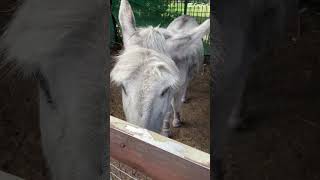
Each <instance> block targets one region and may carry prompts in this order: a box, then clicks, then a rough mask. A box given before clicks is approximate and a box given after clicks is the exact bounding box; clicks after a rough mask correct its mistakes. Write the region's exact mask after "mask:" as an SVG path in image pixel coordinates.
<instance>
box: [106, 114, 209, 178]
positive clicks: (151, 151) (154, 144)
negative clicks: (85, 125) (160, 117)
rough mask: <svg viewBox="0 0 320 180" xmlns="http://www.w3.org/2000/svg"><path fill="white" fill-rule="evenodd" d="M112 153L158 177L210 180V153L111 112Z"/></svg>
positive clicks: (114, 156) (138, 168) (118, 158)
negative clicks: (122, 118) (126, 120)
mask: <svg viewBox="0 0 320 180" xmlns="http://www.w3.org/2000/svg"><path fill="white" fill-rule="evenodd" d="M110 128H111V129H110V153H111V156H112V157H113V158H115V159H117V160H119V161H121V162H123V163H126V164H128V165H129V166H131V167H133V168H135V169H137V170H139V171H142V172H144V173H146V174H147V175H148V176H150V177H151V178H152V179H155V180H162V179H163V180H168V179H170V180H189V179H190V180H194V179H199V180H200V179H201V180H209V179H210V155H209V154H208V153H205V152H203V151H200V150H197V149H195V148H192V147H190V146H187V145H185V144H182V143H180V142H177V141H175V140H173V139H169V138H167V137H164V136H161V135H160V134H157V133H154V132H151V131H148V130H146V129H143V128H140V127H138V126H135V125H132V124H130V123H128V122H125V121H123V120H120V119H118V118H115V117H113V116H110Z"/></svg>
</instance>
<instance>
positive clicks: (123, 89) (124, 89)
mask: <svg viewBox="0 0 320 180" xmlns="http://www.w3.org/2000/svg"><path fill="white" fill-rule="evenodd" d="M121 89H122V91H123V92H124V94H125V95H127V91H126V88H124V86H123V85H121Z"/></svg>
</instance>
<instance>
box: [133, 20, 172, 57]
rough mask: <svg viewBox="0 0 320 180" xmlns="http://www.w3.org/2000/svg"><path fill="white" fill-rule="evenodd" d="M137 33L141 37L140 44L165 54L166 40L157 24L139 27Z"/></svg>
mask: <svg viewBox="0 0 320 180" xmlns="http://www.w3.org/2000/svg"><path fill="white" fill-rule="evenodd" d="M138 32H139V35H140V36H141V38H142V39H143V41H142V44H141V46H142V47H144V48H147V49H153V50H155V51H158V52H160V53H163V54H167V49H166V42H165V38H164V36H163V34H162V33H161V32H160V28H159V26H157V27H152V26H148V27H146V28H139V31H138Z"/></svg>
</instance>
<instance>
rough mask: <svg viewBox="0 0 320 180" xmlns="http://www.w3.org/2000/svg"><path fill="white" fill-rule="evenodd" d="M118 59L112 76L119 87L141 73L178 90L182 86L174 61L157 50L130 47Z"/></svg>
mask: <svg viewBox="0 0 320 180" xmlns="http://www.w3.org/2000/svg"><path fill="white" fill-rule="evenodd" d="M116 58H117V63H116V64H115V66H114V68H113V70H112V71H111V73H110V76H111V80H112V82H115V83H116V84H117V85H120V84H122V83H123V82H124V81H126V80H129V79H130V78H132V77H134V76H135V75H137V74H139V73H143V75H152V76H153V78H156V79H159V80H162V79H164V80H165V81H166V82H167V83H168V85H169V86H171V87H172V88H178V87H179V86H180V84H181V79H180V75H179V69H178V68H177V66H176V65H175V63H174V61H173V60H172V59H171V58H169V57H168V56H166V55H164V54H161V53H159V52H157V51H155V50H151V49H146V48H141V47H138V46H135V47H130V48H129V49H126V50H125V51H124V52H123V53H122V54H121V55H119V56H117V57H116Z"/></svg>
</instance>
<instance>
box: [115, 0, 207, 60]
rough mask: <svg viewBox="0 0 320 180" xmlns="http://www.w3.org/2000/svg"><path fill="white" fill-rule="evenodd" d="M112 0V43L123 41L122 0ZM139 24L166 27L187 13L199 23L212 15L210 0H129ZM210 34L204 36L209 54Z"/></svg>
mask: <svg viewBox="0 0 320 180" xmlns="http://www.w3.org/2000/svg"><path fill="white" fill-rule="evenodd" d="M110 1H111V8H112V10H111V12H112V17H111V22H113V23H111V31H110V32H111V33H110V34H111V38H112V44H117V43H121V37H120V35H121V33H120V28H119V22H118V12H119V5H120V0H110ZM129 2H130V4H131V6H132V9H133V12H134V16H135V18H136V24H137V26H148V25H152V26H157V25H160V26H162V27H166V26H168V25H169V24H170V22H171V21H172V20H173V19H175V18H176V17H178V16H180V15H183V14H187V15H190V16H193V17H194V18H195V19H196V20H197V21H198V23H202V22H203V21H205V20H206V19H208V18H209V17H210V1H209V0H129ZM209 42H210V41H209V36H207V37H205V38H204V47H205V54H206V55H209V45H210V43H209Z"/></svg>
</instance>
